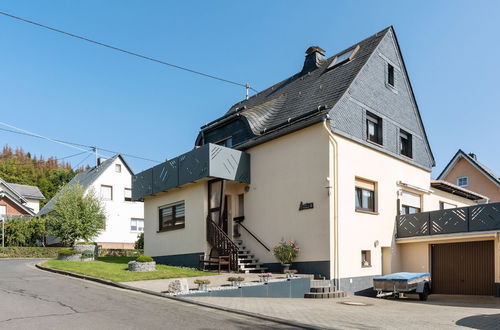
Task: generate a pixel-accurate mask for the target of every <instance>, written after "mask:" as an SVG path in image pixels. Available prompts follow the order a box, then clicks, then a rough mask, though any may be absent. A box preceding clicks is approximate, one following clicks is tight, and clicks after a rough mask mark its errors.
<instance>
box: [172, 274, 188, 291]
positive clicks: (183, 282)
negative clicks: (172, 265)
mask: <svg viewBox="0 0 500 330" xmlns="http://www.w3.org/2000/svg"><path fill="white" fill-rule="evenodd" d="M181 292H182V293H187V292H189V286H188V282H187V279H185V278H181V279H176V280H173V281H172V282H170V283H169V284H168V289H167V293H170V294H178V293H181Z"/></svg>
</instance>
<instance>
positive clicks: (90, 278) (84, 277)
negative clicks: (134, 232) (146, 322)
mask: <svg viewBox="0 0 500 330" xmlns="http://www.w3.org/2000/svg"><path fill="white" fill-rule="evenodd" d="M35 266H36V267H37V268H38V269H41V270H44V271H48V272H52V273H56V274H60V275H66V276H71V277H76V278H79V279H82V280H87V281H92V282H97V283H100V284H104V285H109V286H113V287H116V288H120V289H125V290H130V291H136V292H141V293H145V294H149V295H153V296H157V297H161V298H166V299H171V300H176V301H179V302H183V303H187V304H191V305H196V306H201V307H207V308H212V309H216V310H220V311H224V312H229V313H233V314H238V315H245V316H249V317H254V318H258V319H261V320H265V321H271V322H275V323H280V324H284V325H289V326H292V327H296V328H303V329H326V328H324V327H318V326H314V325H310V324H305V323H300V322H294V321H289V320H285V319H281V318H278V317H272V316H267V315H263V314H257V313H251V312H247V311H242V310H238V309H232V308H226V307H220V306H217V305H212V304H207V303H203V302H199V301H193V300H189V299H187V298H181V297H174V296H167V295H164V294H161V293H158V292H156V291H151V290H146V289H141V288H136V287H132V286H129V285H125V284H122V283H119V282H113V281H108V280H104V279H102V278H98V277H93V276H87V275H82V274H77V273H73V272H68V271H65V270H59V269H54V268H49V267H45V266H42V265H41V264H40V263H36V264H35Z"/></svg>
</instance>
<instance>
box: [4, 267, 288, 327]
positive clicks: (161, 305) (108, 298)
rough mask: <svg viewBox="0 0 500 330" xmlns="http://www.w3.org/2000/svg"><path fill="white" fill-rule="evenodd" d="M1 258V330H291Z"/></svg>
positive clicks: (275, 324)
mask: <svg viewBox="0 0 500 330" xmlns="http://www.w3.org/2000/svg"><path fill="white" fill-rule="evenodd" d="M36 262H37V261H35V260H22V259H3V260H2V259H0V329H37V330H38V329H120V330H125V329H141V330H144V329H286V328H290V327H288V326H285V325H282V324H278V323H273V322H268V321H263V320H260V319H257V318H251V317H247V316H242V315H237V314H234V313H228V312H223V311H218V310H214V309H210V308H205V307H199V306H196V305H191V304H187V303H182V302H177V301H173V300H169V299H165V298H161V297H154V296H149V295H146V294H142V293H137V292H131V291H127V290H121V289H117V288H112V287H108V286H105V285H101V284H97V283H93V282H88V281H84V280H79V279H74V278H70V277H66V276H62V275H58V274H53V273H49V272H45V271H42V270H39V269H37V268H35V266H34V265H35V263H36Z"/></svg>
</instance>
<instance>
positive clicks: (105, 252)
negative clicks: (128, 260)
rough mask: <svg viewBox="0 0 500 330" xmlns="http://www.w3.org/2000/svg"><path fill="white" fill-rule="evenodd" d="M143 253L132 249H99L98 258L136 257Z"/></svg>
mask: <svg viewBox="0 0 500 330" xmlns="http://www.w3.org/2000/svg"><path fill="white" fill-rule="evenodd" d="M143 253H144V251H143V250H132V249H99V256H100V257H138V256H140V255H142V254H143Z"/></svg>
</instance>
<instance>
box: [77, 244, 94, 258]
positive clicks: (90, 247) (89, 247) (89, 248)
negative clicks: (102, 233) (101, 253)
mask: <svg viewBox="0 0 500 330" xmlns="http://www.w3.org/2000/svg"><path fill="white" fill-rule="evenodd" d="M73 250H75V251H79V252H83V251H92V252H94V257H96V256H97V255H98V254H97V252H98V250H97V245H94V244H89V245H82V244H75V245H73Z"/></svg>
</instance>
